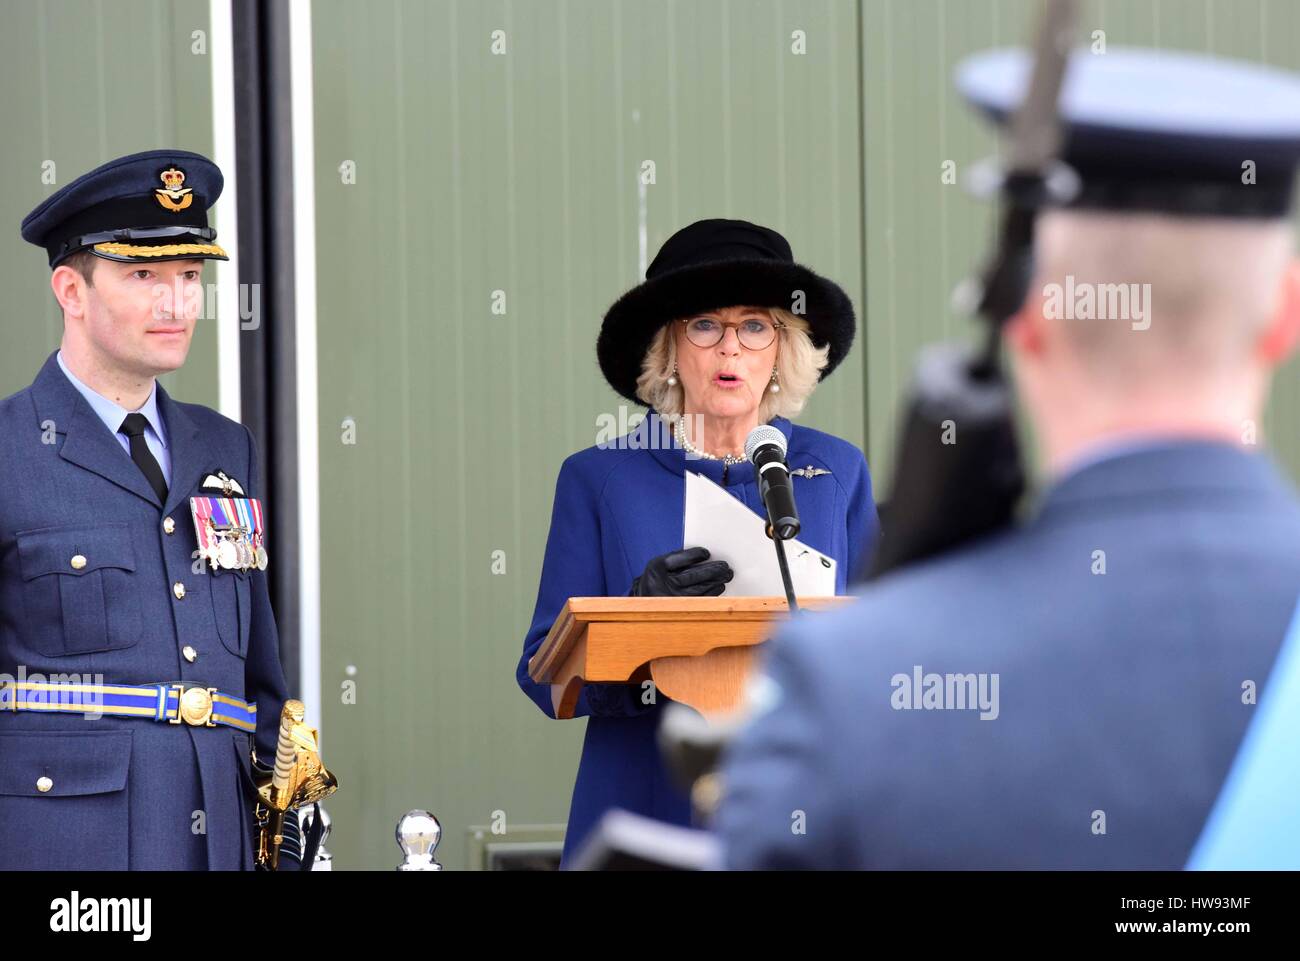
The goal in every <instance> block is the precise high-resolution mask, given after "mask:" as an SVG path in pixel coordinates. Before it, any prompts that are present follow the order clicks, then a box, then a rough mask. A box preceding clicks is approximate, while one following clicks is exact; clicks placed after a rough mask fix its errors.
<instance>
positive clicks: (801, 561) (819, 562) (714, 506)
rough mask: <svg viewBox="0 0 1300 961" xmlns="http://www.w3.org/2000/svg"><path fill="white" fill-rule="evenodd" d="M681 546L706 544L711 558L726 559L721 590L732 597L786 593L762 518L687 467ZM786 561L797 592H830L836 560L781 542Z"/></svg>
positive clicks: (798, 544)
mask: <svg viewBox="0 0 1300 961" xmlns="http://www.w3.org/2000/svg"><path fill="white" fill-rule="evenodd" d="M682 546H683V547H707V548H708V549H709V554H710V559H711V560H722V561H726V562H727V563H728V564H730V565H731V569H732V570H733V571H734V572H735V575H736V576H735V577H734V578H733V579H732V580H731V582H730V583H728V584H727V588H726V590H725V591H724V592H723V593H724V594H729V595H731V596H733V597H785V587H784V586H783V585H782V584H781V568H780V567H779V566H778V565H777V561H776V547H775V546H774V545H773V544H772V541H771V540H769V539H768V536H767V524H766V522H765V521H764V520H763V519H762V518H761V517H759V516H758V515H757V514H755V513H754V512H753V511H752V510H750V509H749V508H748V507H746V506H745V505H744V504H743V503H741V502H740V501H739V500H738V499H736V498H735V497H733V496H732V495H731V494H729V493H727V492H726V491H725V490H724V489H723V488H721V487H719V486H718V485H717V484H715V483H713V481H711V480H709V479H708V478H707V477H704V476H702V475H700V474H696V473H695V472H694V471H691V470H687V471H686V514H685V524H684V530H683V537H682ZM785 556H786V561H787V562H788V563H789V565H790V580H791V582H792V583H793V584H794V593H795V596H796V597H830V596H833V595H834V594H835V559H834V558H832V557H827V556H826V555H825V554H822V553H821V552H819V551H815V550H813V549H812V548H811V547H809V546H807V545H806V544H803V543H801V542H799V541H798V540H789V541H786V542H785Z"/></svg>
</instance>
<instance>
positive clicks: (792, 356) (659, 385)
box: [636, 307, 830, 424]
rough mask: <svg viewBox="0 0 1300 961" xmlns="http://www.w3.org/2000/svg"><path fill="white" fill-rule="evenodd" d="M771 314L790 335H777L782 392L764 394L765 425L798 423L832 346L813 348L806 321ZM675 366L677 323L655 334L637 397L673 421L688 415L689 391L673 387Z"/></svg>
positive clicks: (761, 412)
mask: <svg viewBox="0 0 1300 961" xmlns="http://www.w3.org/2000/svg"><path fill="white" fill-rule="evenodd" d="M767 313H768V316H770V317H771V318H772V321H773V323H778V324H785V329H784V330H779V331H777V342H778V347H777V350H776V373H777V383H779V384H780V385H781V390H780V392H778V393H775V394H774V393H772V392H771V391H769V390H764V391H763V399H762V400H761V401H759V404H758V422H759V423H760V424H766V423H768V422H769V421H770V420H772V418H773V417H785V418H788V419H793V418H795V417H798V416H799V412H800V411H802V410H803V407H804V404H806V403H807V402H808V398H809V397H811V396H812V392H813V390H814V389H816V387H817V382H818V380H819V379H820V378H821V372H822V371H823V370H824V369H825V368H826V364H827V362H828V358H829V355H830V345H829V344H828V345H827V346H825V347H817V346H816V345H814V344H813V342H812V337H811V336H810V335H809V327H808V321H807V320H805V319H804V318H803V317H800V316H798V315H796V314H792V313H790V312H789V311H788V310H782V309H781V308H780V307H771V308H767ZM676 363H677V342H676V338H674V337H673V325H672V323H667V324H664V326H663V327H661V328H660V329H659V331H658V333H656V334H655V336H654V340H652V341H651V342H650V349H649V350H647V351H646V355H645V360H643V361H642V362H641V376H640V377H638V378H637V379H636V395H637V397H638V398H640V400H641V401H642V403H645V404H648V405H649V406H651V407H653V408H654V409H655V410H656V411H658V412H659V414H660V415H661V416H662V417H663V418H664V419H665V420H669V421H671V420H675V419H676V418H678V417H680V416H681V415H682V414H684V413H685V412H686V411H685V409H684V406H683V405H684V402H685V400H686V391H685V388H683V387H682V383H681V380H680V378H679V379H678V382H677V383H676V384H672V385H670V384H669V383H668V378H669V376H671V374H672V372H673V366H674V365H675V364H676Z"/></svg>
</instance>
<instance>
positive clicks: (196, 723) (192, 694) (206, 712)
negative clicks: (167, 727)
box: [167, 684, 217, 727]
mask: <svg viewBox="0 0 1300 961" xmlns="http://www.w3.org/2000/svg"><path fill="white" fill-rule="evenodd" d="M172 690H174V691H175V692H176V716H175V717H173V718H168V719H167V723H169V724H180V723H181V721H184V722H185V723H186V724H188V725H190V726H191V727H216V726H217V724H216V722H215V721H213V720H212V696H213V695H214V694H216V693H217V689H216V688H215V687H191V688H189V689H188V690H187V689H186V688H185V685H184V684H173V685H172Z"/></svg>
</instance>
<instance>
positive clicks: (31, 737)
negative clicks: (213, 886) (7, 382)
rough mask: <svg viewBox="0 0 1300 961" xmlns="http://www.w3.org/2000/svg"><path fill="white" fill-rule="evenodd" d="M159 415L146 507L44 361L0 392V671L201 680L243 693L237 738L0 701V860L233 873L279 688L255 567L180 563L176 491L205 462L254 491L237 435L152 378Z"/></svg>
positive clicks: (188, 524)
mask: <svg viewBox="0 0 1300 961" xmlns="http://www.w3.org/2000/svg"><path fill="white" fill-rule="evenodd" d="M158 407H159V411H160V412H161V414H162V417H163V419H164V421H165V422H166V429H167V436H168V442H169V444H170V445H171V484H170V487H169V490H168V494H167V501H166V503H165V504H162V503H159V501H158V496H157V495H156V494H155V493H154V491H153V488H151V487H150V486H149V483H148V481H146V480H145V477H144V474H143V473H142V472H141V470H140V468H139V467H137V466H136V465H135V464H134V463H133V462H132V460H131V457H130V455H129V454H128V453H127V452H126V451H125V450H123V449H122V447H121V445H120V444H119V442H118V440H117V438H116V437H115V436H114V434H113V433H111V432H110V431H109V429H108V427H107V426H105V424H104V422H103V421H102V420H100V418H99V416H98V415H97V414H96V413H95V412H94V410H93V409H92V408H91V406H90V405H89V404H88V403H87V402H86V400H85V398H83V397H82V396H81V395H80V394H79V393H78V392H77V390H76V388H75V387H74V386H73V385H72V383H71V381H69V380H68V378H67V377H66V376H64V374H63V371H62V370H60V369H59V367H58V364H57V362H56V361H55V357H54V355H51V356H50V358H49V359H48V360H47V361H46V363H45V366H44V367H43V368H42V369H41V372H40V374H39V375H38V376H37V378H36V381H35V383H33V384H32V386H30V387H28V388H27V389H25V390H22V391H19V392H18V393H17V394H14V395H13V396H11V397H7V398H5V399H4V400H0V491H2V492H3V493H2V494H0V674H3V675H8V676H9V677H10V678H15V679H16V678H17V677H18V676H19V673H20V671H22V672H23V673H25V675H26V677H27V678H28V679H29V680H36V678H34V677H32V675H34V674H39V675H41V678H40V679H41V680H44V681H50V680H56V679H57V676H58V675H80V676H81V678H82V679H83V680H89V681H91V682H92V683H100V682H99V681H94V680H93V679H92V678H90V677H88V675H100V676H102V678H103V681H102V683H104V684H109V685H112V684H131V685H135V684H151V683H160V682H169V683H170V682H184V683H186V684H187V685H202V686H204V687H216V688H218V689H219V690H221V691H223V692H225V693H228V694H232V695H234V696H236V697H240V698H243V699H245V700H248V701H256V702H257V706H258V718H257V730H256V733H255V735H253V734H250V733H244V732H242V731H239V730H236V729H234V728H231V727H224V726H218V727H211V728H209V727H190V726H189V725H184V724H182V725H172V724H169V723H166V722H165V721H164V722H156V721H154V720H152V719H135V718H121V717H111V716H103V717H99V718H87V717H86V716H84V715H83V714H80V713H37V712H27V711H20V712H9V711H0V870H27V869H40V870H62V869H74V870H124V869H132V870H135V869H149V870H185V869H199V870H202V869H211V870H239V869H251V867H252V860H253V859H252V842H251V838H252V822H251V816H252V810H251V803H250V801H249V792H250V790H251V787H250V784H251V782H250V771H249V756H248V752H249V745H250V739H251V738H254V737H255V740H256V745H257V754H258V758H259V760H262V761H266V760H269V759H270V758H272V757H274V755H275V740H276V729H277V726H278V723H279V715H280V707H281V705H282V704H283V702H284V700H285V698H286V697H288V691H287V686H286V683H285V679H284V673H283V670H282V668H281V666H280V651H279V641H278V637H277V634H276V628H275V620H274V618H273V617H272V613H271V603H270V598H269V596H268V594H267V586H266V574H265V573H264V572H261V571H257V570H253V571H250V572H246V573H245V572H236V571H222V572H220V573H217V574H213V573H210V572H209V570H208V567H207V566H206V565H204V567H203V569H202V570H203V572H202V573H195V571H194V566H193V565H194V558H193V552H194V551H196V550H197V548H198V543H197V540H196V537H195V532H194V524H193V522H192V520H191V518H190V507H189V498H190V497H193V496H197V495H199V494H200V493H206V494H211V493H212V491H201V490H200V485H201V484H202V482H203V479H204V478H205V477H206V476H207V475H208V474H209V473H213V472H215V471H216V470H218V469H221V470H224V471H226V473H227V474H229V475H230V476H231V477H232V478H234V479H236V480H238V481H239V482H240V484H241V485H242V486H243V488H244V490H245V491H246V492H247V494H248V496H250V497H258V496H259V494H258V489H257V460H256V456H255V452H254V447H253V438H252V436H251V435H250V434H249V432H248V430H247V429H246V428H244V427H242V426H241V425H239V424H237V423H235V422H234V421H231V420H228V419H226V418H225V417H222V416H221V415H220V414H218V413H217V412H216V411H213V410H209V409H208V408H206V407H200V406H198V405H195V404H182V403H178V402H176V401H174V400H172V399H171V398H170V397H169V396H168V395H167V392H166V391H165V390H163V389H162V387H161V385H160V386H159V387H158ZM166 518H171V520H172V521H173V522H174V523H173V524H166V523H165V519H166ZM169 529H170V531H169ZM269 550H270V551H271V563H275V553H274V552H275V545H274V544H272V545H270V547H269ZM74 554H81V555H83V556H84V557H85V559H86V563H85V564H84V565H83V567H81V568H80V569H75V570H74V569H73V568H72V567H71V566H70V565H69V558H70V557H71V556H72V555H74ZM178 582H179V583H181V584H184V585H185V593H184V597H183V598H179V599H178V598H177V597H176V596H175V594H174V593H173V585H174V584H176V583H178ZM186 645H188V646H191V647H193V648H195V650H196V651H197V656H196V658H195V660H194V661H192V662H191V661H189V660H186V658H185V657H183V656H182V649H183V648H184V647H185V646H186ZM42 777H47V778H49V779H50V780H51V781H52V784H53V786H52V787H51V788H50V789H49V790H48V791H41V790H39V789H38V788H37V781H38V779H40V778H42ZM200 811H201V812H203V816H202V818H201V819H196V817H195V812H200Z"/></svg>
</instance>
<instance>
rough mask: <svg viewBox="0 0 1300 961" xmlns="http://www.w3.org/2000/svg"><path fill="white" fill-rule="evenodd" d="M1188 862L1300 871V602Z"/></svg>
mask: <svg viewBox="0 0 1300 961" xmlns="http://www.w3.org/2000/svg"><path fill="white" fill-rule="evenodd" d="M1253 710H1254V711H1256V712H1257V713H1256V714H1255V717H1254V719H1253V720H1252V721H1251V722H1250V726H1249V727H1247V728H1246V736H1245V738H1244V739H1243V740H1242V742H1241V748H1240V749H1239V750H1238V751H1237V757H1236V759H1235V760H1234V761H1233V762H1232V769H1231V770H1230V771H1229V772H1228V779H1227V781H1226V782H1225V783H1224V786H1223V790H1222V792H1221V793H1220V794H1219V799H1218V800H1217V801H1216V802H1215V804H1214V810H1213V811H1212V812H1211V813H1210V819H1209V821H1208V822H1207V823H1206V825H1205V828H1204V831H1203V833H1202V834H1201V838H1200V841H1198V842H1197V844H1196V848H1195V850H1193V851H1192V857H1191V861H1190V862H1189V863H1188V865H1187V867H1188V868H1189V869H1191V870H1199V871H1207V870H1208V871H1295V870H1297V869H1300V808H1298V807H1297V805H1298V804H1300V801H1298V800H1297V798H1300V746H1297V744H1296V732H1297V731H1300V608H1298V609H1297V610H1296V613H1295V616H1294V617H1293V619H1292V621H1291V628H1290V630H1289V631H1288V632H1287V639H1286V640H1285V641H1284V642H1283V643H1282V649H1281V651H1280V652H1279V654H1278V656H1277V662H1276V663H1275V664H1274V666H1273V670H1272V673H1271V674H1270V675H1269V678H1268V683H1267V684H1266V685H1265V686H1264V690H1263V694H1262V696H1261V697H1260V699H1259V706H1258V707H1255V708H1253Z"/></svg>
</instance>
